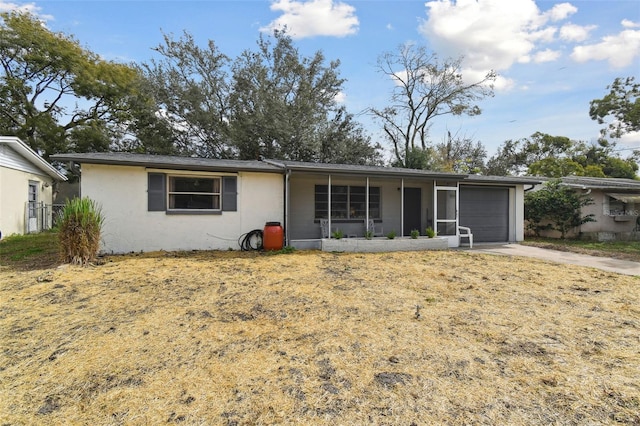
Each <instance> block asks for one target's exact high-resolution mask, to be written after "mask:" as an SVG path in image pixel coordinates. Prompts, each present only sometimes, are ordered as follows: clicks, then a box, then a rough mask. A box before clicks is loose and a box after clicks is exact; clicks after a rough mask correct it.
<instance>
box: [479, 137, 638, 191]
mask: <svg viewBox="0 0 640 426" xmlns="http://www.w3.org/2000/svg"><path fill="white" fill-rule="evenodd" d="M636 160H637V158H636V155H635V154H634V155H632V156H631V157H629V158H621V157H620V155H619V152H618V151H617V149H616V144H615V143H612V142H608V141H607V140H605V139H600V140H599V141H598V142H597V143H596V144H591V143H586V142H580V141H573V140H570V139H569V138H567V137H564V136H551V135H548V134H545V133H540V132H536V133H534V134H533V135H531V137H530V138H524V139H520V140H517V141H512V140H509V141H506V142H504V143H503V144H502V145H501V147H500V148H499V150H498V153H497V154H496V155H495V156H493V157H491V158H490V159H489V161H487V168H486V173H487V174H495V175H498V176H504V175H522V174H528V175H534V176H546V177H553V178H559V177H563V176H592V177H613V178H627V179H635V178H636V172H637V171H638V165H637V163H636Z"/></svg>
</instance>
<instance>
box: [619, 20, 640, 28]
mask: <svg viewBox="0 0 640 426" xmlns="http://www.w3.org/2000/svg"><path fill="white" fill-rule="evenodd" d="M620 24H621V25H622V26H623V27H625V28H638V27H640V22H633V21H630V20H628V19H623V20H622V22H620Z"/></svg>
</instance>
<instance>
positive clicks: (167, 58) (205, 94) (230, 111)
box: [143, 31, 381, 164]
mask: <svg viewBox="0 0 640 426" xmlns="http://www.w3.org/2000/svg"><path fill="white" fill-rule="evenodd" d="M156 52H157V53H159V54H160V59H158V60H154V61H151V62H150V63H148V64H145V65H144V71H145V75H146V76H147V77H148V79H149V82H150V85H151V91H152V93H153V96H154V99H156V102H157V105H158V111H159V113H160V118H161V121H163V122H164V123H166V125H165V126H164V127H162V126H160V127H159V130H162V131H164V132H165V134H163V135H160V136H158V135H157V134H156V133H153V134H151V135H149V137H155V138H156V140H158V139H163V138H164V139H166V138H170V139H171V140H172V141H174V142H173V143H174V150H175V151H176V152H178V153H181V154H186V155H198V156H202V157H213V158H239V159H259V158H261V157H265V158H273V159H289V160H298V161H315V162H318V161H319V162H335V163H356V164H361V163H366V164H370V163H376V164H377V163H379V162H380V160H381V156H380V147H379V146H377V145H373V144H371V142H370V139H369V137H368V136H366V135H365V134H364V131H363V130H362V128H361V127H360V126H359V124H357V123H356V122H355V121H354V118H353V116H352V115H351V114H349V113H347V112H346V110H345V108H344V107H343V106H341V105H338V104H337V102H336V96H337V95H338V93H340V90H341V88H342V84H343V83H344V80H343V79H341V78H340V77H339V73H338V67H339V63H338V62H329V63H328V64H327V63H326V61H325V58H324V56H323V55H322V53H321V52H316V53H315V54H314V55H313V56H311V57H303V56H301V55H300V53H299V52H298V50H297V48H296V47H295V46H294V44H293V41H292V39H291V37H290V36H288V35H287V34H286V32H284V31H275V32H274V34H273V37H272V38H270V37H269V38H265V37H262V36H261V37H260V38H259V40H258V43H257V49H256V50H245V51H244V52H243V53H242V54H241V55H240V56H239V57H238V58H236V59H235V60H231V59H230V58H229V57H228V56H226V55H224V54H223V53H221V52H220V51H219V50H218V48H217V46H216V45H215V43H214V42H213V41H209V43H208V45H207V47H206V48H201V47H199V46H198V45H197V44H196V43H195V41H194V39H193V37H192V36H191V35H190V34H188V33H186V32H185V33H184V34H183V35H182V37H181V38H180V39H178V40H175V39H173V38H172V37H171V36H168V35H165V38H164V44H163V45H160V46H158V47H157V48H156ZM143 111H144V110H143ZM147 118H148V119H149V120H150V121H153V118H152V117H149V116H148V115H147ZM163 145H164V146H169V142H168V141H167V142H165V143H164V144H163Z"/></svg>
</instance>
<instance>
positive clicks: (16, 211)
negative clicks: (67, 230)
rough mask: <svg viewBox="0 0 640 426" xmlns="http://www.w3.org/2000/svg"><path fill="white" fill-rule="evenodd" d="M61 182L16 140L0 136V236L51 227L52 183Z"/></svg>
mask: <svg viewBox="0 0 640 426" xmlns="http://www.w3.org/2000/svg"><path fill="white" fill-rule="evenodd" d="M65 180H67V178H66V176H64V175H63V174H61V173H60V172H59V171H58V170H56V169H55V168H54V167H52V166H51V164H49V163H48V162H46V161H45V160H44V159H43V158H42V157H41V156H40V155H38V154H37V153H36V152H35V151H33V150H32V149H31V148H30V147H29V146H28V145H27V144H25V143H24V142H22V141H21V140H20V139H19V138H17V137H13V136H0V237H2V236H8V235H11V234H26V233H30V232H39V231H41V230H43V229H49V228H51V225H52V217H51V212H52V209H51V205H52V202H53V187H54V183H55V182H58V181H65Z"/></svg>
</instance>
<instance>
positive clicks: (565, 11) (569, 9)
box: [542, 3, 578, 22]
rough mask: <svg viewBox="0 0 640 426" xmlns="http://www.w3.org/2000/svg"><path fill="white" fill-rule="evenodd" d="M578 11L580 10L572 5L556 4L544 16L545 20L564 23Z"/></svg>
mask: <svg viewBox="0 0 640 426" xmlns="http://www.w3.org/2000/svg"><path fill="white" fill-rule="evenodd" d="M577 11H578V8H577V7H575V6H574V5H572V4H571V3H560V4H556V5H555V6H553V7H552V8H551V10H549V11H548V12H545V13H544V14H543V15H542V16H543V17H544V18H548V19H550V20H551V21H553V22H557V21H562V20H563V19H567V18H568V17H569V16H570V15H573V14H574V13H576V12H577Z"/></svg>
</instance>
